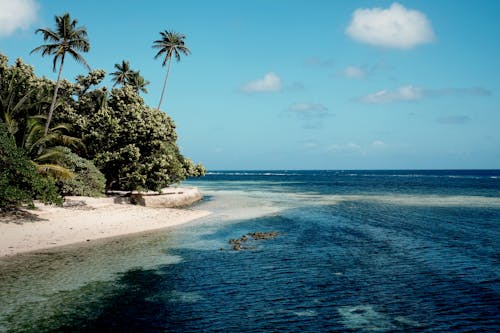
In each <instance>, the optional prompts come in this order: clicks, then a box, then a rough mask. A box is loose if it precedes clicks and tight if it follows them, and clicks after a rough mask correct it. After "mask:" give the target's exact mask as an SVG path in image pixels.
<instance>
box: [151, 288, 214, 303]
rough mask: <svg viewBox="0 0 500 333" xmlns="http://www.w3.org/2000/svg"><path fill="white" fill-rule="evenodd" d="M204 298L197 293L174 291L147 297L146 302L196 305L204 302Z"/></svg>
mask: <svg viewBox="0 0 500 333" xmlns="http://www.w3.org/2000/svg"><path fill="white" fill-rule="evenodd" d="M204 299H205V297H203V296H202V295H201V294H200V293H199V292H197V291H179V290H172V291H168V292H165V293H157V294H154V295H153V296H150V297H147V298H146V300H147V301H150V302H159V303H196V302H199V301H202V300H204Z"/></svg>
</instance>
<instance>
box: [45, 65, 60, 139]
mask: <svg viewBox="0 0 500 333" xmlns="http://www.w3.org/2000/svg"><path fill="white" fill-rule="evenodd" d="M63 65H64V55H63V56H62V58H61V66H60V67H59V75H58V76H57V82H56V88H55V89H54V96H53V97H52V104H50V109H49V115H48V116H47V122H46V123H45V131H44V133H45V135H47V133H48V132H49V125H50V121H51V119H52V114H53V113H54V108H55V106H56V100H57V92H58V91H59V86H60V85H61V74H62V70H63Z"/></svg>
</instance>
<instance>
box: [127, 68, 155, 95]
mask: <svg viewBox="0 0 500 333" xmlns="http://www.w3.org/2000/svg"><path fill="white" fill-rule="evenodd" d="M127 83H128V84H129V85H131V86H132V88H134V90H135V92H136V93H139V92H143V93H145V94H147V92H148V90H147V89H146V86H147V85H148V84H150V82H149V81H148V80H145V79H144V77H143V76H142V75H141V72H140V71H137V72H133V73H132V76H131V77H130V79H129V80H128V82H127Z"/></svg>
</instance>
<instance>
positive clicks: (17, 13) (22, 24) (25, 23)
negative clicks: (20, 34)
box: [0, 0, 39, 37]
mask: <svg viewBox="0 0 500 333" xmlns="http://www.w3.org/2000/svg"><path fill="white" fill-rule="evenodd" d="M38 7H39V6H38V4H37V3H36V2H35V0H0V9H1V10H0V37H7V36H9V35H11V34H13V33H14V31H16V30H18V29H20V30H26V29H28V28H29V27H30V25H31V24H33V23H34V22H35V21H36V20H37V12H38Z"/></svg>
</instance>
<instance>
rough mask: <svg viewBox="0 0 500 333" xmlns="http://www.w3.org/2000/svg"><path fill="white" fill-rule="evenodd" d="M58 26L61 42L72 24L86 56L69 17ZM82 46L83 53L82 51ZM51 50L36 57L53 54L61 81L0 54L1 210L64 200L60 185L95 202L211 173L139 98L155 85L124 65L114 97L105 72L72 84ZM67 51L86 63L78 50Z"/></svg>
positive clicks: (172, 128)
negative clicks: (113, 192) (110, 192)
mask: <svg viewBox="0 0 500 333" xmlns="http://www.w3.org/2000/svg"><path fill="white" fill-rule="evenodd" d="M58 18H59V20H58ZM56 21H57V23H58V26H57V29H56V30H57V31H52V32H54V33H56V32H57V34H61V36H62V35H63V32H64V29H62V30H61V29H59V25H61V27H63V26H69V27H70V28H71V29H73V33H75V34H74V35H75V36H73V37H75V38H76V39H75V40H76V41H75V43H76V44H74V45H73V47H75V50H77V51H78V50H79V51H86V50H88V45H87V43H88V40H87V39H86V33H82V29H84V28H82V27H77V26H76V20H71V19H70V17H69V16H67V15H64V16H62V17H56ZM37 31H38V32H41V33H42V34H43V36H44V39H45V40H49V41H50V42H53V44H54V45H55V44H57V43H62V44H64V38H62V37H61V38H62V39H57V40H56V39H54V40H51V38H52V37H54V36H55V35H54V36H52V34H51V30H50V29H48V28H46V29H39V30H37ZM78 34H80V35H79V36H77V35H78ZM51 36H52V37H51ZM46 37H47V38H46ZM49 37H50V38H49ZM77 37H78V38H77ZM54 38H55V37H54ZM82 40H83V42H85V43H84V44H85V45H84V46H85V48H83V49H82V48H78V47H76V46H78V45H79V44H78V43H81V42H82ZM62 44H61V45H62ZM51 45H52V44H50V43H49V44H45V45H41V46H40V47H38V48H35V50H34V51H41V52H42V54H43V55H52V56H54V61H53V65H54V69H55V67H56V64H57V63H59V76H58V79H57V81H56V82H54V81H52V80H49V79H47V78H45V77H38V76H36V75H35V73H34V70H33V67H31V66H29V65H27V64H25V63H24V62H23V61H22V60H21V59H17V60H16V61H15V63H14V64H12V65H9V62H8V59H7V57H5V56H4V55H2V54H1V53H0V125H1V126H0V127H1V128H2V136H1V140H2V142H1V149H2V150H1V154H0V159H1V163H2V164H1V179H0V207H4V206H12V205H18V204H21V203H32V200H33V199H36V198H40V199H42V200H44V201H46V202H58V200H59V199H58V196H57V192H56V187H55V185H54V184H57V185H58V188H59V193H60V194H64V195H90V196H97V195H101V194H103V193H104V191H105V189H119V190H157V191H158V190H160V189H161V188H164V187H166V186H168V185H170V184H173V183H178V182H180V181H182V180H184V179H186V178H187V177H197V176H202V175H204V174H205V172H206V171H205V169H204V167H203V166H202V165H201V164H198V165H195V164H193V162H192V161H191V160H190V159H188V158H185V157H184V156H182V154H181V153H180V151H179V148H178V146H177V143H176V140H177V134H176V132H175V124H174V122H173V121H172V119H171V118H170V117H169V116H168V115H167V114H165V113H164V112H162V111H160V110H159V109H158V108H155V109H153V108H150V107H149V106H147V105H146V104H145V102H144V100H143V98H142V97H141V96H140V95H139V93H147V90H146V88H145V87H146V85H148V84H149V81H147V80H145V79H144V78H143V77H142V76H141V75H140V72H139V71H134V70H131V69H130V67H129V64H128V62H127V61H125V60H124V61H122V64H121V65H118V64H117V65H115V68H116V69H117V71H116V72H114V73H112V79H113V80H114V81H115V83H119V87H118V88H114V89H112V90H111V91H110V90H109V89H108V88H107V87H106V86H103V85H102V81H103V80H104V79H105V77H106V73H105V71H104V70H93V71H90V72H89V73H88V74H86V75H79V76H77V77H76V79H75V81H74V82H70V81H67V80H64V79H62V78H61V75H60V74H61V72H62V65H63V64H64V54H63V53H61V52H62V51H60V49H58V48H57V47H55V46H54V47H52V46H51ZM182 45H183V44H182ZM182 45H181V46H182ZM58 50H59V51H58ZM64 51H65V52H67V53H68V54H70V55H71V56H72V57H73V58H75V59H77V60H78V59H80V58H78V57H80V55H79V54H77V53H74V52H73V51H74V50H73V51H72V50H71V49H65V50H64ZM181 51H182V50H181ZM75 52H76V51H75ZM75 55H76V56H75ZM173 55H174V56H176V54H175V53H174V54H173ZM166 56H167V58H170V57H171V56H172V53H168V52H167V53H166ZM82 59H83V58H82ZM83 63H84V64H86V63H85V62H84V61H83ZM167 75H168V74H167Z"/></svg>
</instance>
